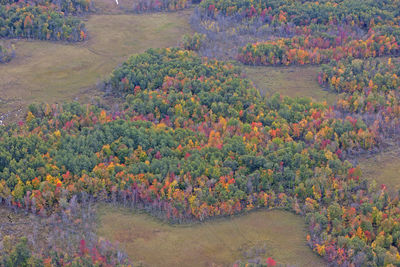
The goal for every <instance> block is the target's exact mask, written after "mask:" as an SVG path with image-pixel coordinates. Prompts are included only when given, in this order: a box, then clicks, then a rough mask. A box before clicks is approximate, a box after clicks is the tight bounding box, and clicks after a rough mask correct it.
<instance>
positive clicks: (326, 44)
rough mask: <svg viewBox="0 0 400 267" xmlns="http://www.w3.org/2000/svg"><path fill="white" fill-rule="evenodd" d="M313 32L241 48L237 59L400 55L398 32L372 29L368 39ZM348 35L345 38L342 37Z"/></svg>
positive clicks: (301, 60)
mask: <svg viewBox="0 0 400 267" xmlns="http://www.w3.org/2000/svg"><path fill="white" fill-rule="evenodd" d="M346 35H347V34H346V33H343V35H342V36H340V35H339V36H338V35H333V36H326V35H325V36H324V37H315V36H311V35H302V36H296V37H293V38H289V39H278V40H274V41H266V42H260V43H255V44H248V45H246V47H244V48H239V55H238V60H239V61H241V62H243V63H245V64H252V65H291V64H297V65H305V64H321V63H328V62H330V61H331V60H335V61H338V60H341V59H346V58H363V59H365V58H370V57H378V56H384V55H395V56H396V55H399V54H400V47H399V45H398V43H397V40H398V39H397V38H396V37H398V36H396V37H395V36H393V35H390V36H388V35H380V34H376V33H375V32H373V31H371V32H370V33H369V37H368V38H366V39H365V40H361V39H359V40H357V39H356V40H353V38H351V37H350V36H348V37H347V36H346ZM344 36H346V38H345V40H343V39H344V38H343V37H344Z"/></svg>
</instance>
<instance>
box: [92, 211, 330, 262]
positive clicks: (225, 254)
mask: <svg viewBox="0 0 400 267" xmlns="http://www.w3.org/2000/svg"><path fill="white" fill-rule="evenodd" d="M99 220H100V223H99V228H98V234H99V235H100V236H103V237H105V238H107V239H110V240H111V241H113V242H119V243H120V245H121V247H122V248H124V249H125V251H126V253H127V254H128V255H129V256H130V257H131V259H132V260H134V261H135V262H136V263H138V262H142V263H143V264H144V265H145V266H231V265H232V264H233V263H234V262H235V261H236V260H239V259H240V260H246V258H247V259H248V258H253V257H255V256H256V254H258V255H259V256H260V257H261V258H263V259H266V258H267V257H273V258H274V259H276V260H277V261H278V263H282V264H291V265H296V266H324V265H325V264H324V262H323V261H322V260H321V258H319V257H318V256H317V255H316V254H314V253H313V252H312V251H311V249H310V248H309V247H308V246H307V245H306V241H305V239H306V233H305V224H304V221H303V219H302V218H301V217H299V216H296V215H294V214H291V213H289V212H284V211H279V210H274V211H265V210H263V211H261V210H260V211H255V212H251V213H249V214H246V215H243V216H235V217H231V218H229V219H227V218H224V219H223V218H219V219H215V220H212V221H208V222H205V223H199V224H188V225H169V224H165V223H162V222H160V221H158V220H156V219H154V218H153V217H151V216H149V215H146V214H141V213H138V212H136V211H131V210H128V209H122V208H112V207H110V206H101V207H100V208H99Z"/></svg>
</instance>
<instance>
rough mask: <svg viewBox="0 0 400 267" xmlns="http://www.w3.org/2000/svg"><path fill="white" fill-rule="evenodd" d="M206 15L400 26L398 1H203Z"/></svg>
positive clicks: (364, 26)
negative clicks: (398, 23) (399, 21)
mask: <svg viewBox="0 0 400 267" xmlns="http://www.w3.org/2000/svg"><path fill="white" fill-rule="evenodd" d="M200 7H201V10H202V12H203V13H205V15H207V16H211V17H215V16H217V15H223V16H233V17H236V18H237V19H238V20H249V19H258V18H259V19H261V20H262V21H263V22H264V23H266V24H281V23H291V24H294V25H297V26H304V25H311V24H323V25H328V24H336V25H338V24H352V25H357V26H358V27H360V28H362V29H364V30H367V31H368V29H369V28H370V27H372V26H374V25H377V24H391V25H396V22H398V12H397V11H398V10H399V8H400V4H399V2H398V1H383V2H377V1H373V0H365V1H364V0H343V1H336V0H325V1H291V0H272V1H270V0H261V1H252V0H234V1H230V0H222V1H220V0H203V1H202V2H201V4H200Z"/></svg>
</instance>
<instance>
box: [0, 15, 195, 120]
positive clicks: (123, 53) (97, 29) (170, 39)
mask: <svg viewBox="0 0 400 267" xmlns="http://www.w3.org/2000/svg"><path fill="white" fill-rule="evenodd" d="M189 15H190V11H188V10H186V11H182V12H174V13H155V14H144V15H92V16H90V17H89V19H88V21H87V22H86V27H87V29H88V31H89V37H90V39H89V40H88V41H87V42H84V43H78V44H66V43H56V42H43V41H27V40H21V41H18V42H17V43H16V53H17V56H16V58H14V60H12V61H11V62H10V63H9V64H2V65H0V112H7V111H10V110H15V109H19V108H21V107H26V106H27V105H28V104H30V103H32V102H49V103H53V102H60V101H64V100H68V99H75V98H77V99H81V98H82V97H84V96H88V97H91V96H92V95H93V94H98V92H96V91H93V90H88V89H90V88H93V87H94V86H95V84H96V83H97V82H100V81H102V80H104V79H105V78H107V76H108V75H109V74H110V72H111V71H112V70H113V69H114V68H115V67H116V66H117V65H118V64H120V63H122V62H123V61H125V60H126V59H127V57H128V56H129V55H131V54H134V53H140V52H143V51H145V50H146V49H148V48H151V47H153V48H159V47H160V48H161V47H170V46H176V45H177V43H178V41H179V40H180V39H181V36H182V35H183V34H185V33H187V32H190V31H191V30H190V26H189V24H188V17H189Z"/></svg>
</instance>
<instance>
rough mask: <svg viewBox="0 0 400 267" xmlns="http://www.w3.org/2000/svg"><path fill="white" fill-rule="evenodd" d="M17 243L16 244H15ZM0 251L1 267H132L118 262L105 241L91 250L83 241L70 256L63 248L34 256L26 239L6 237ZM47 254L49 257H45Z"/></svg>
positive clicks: (127, 263) (122, 261) (114, 253)
mask: <svg viewBox="0 0 400 267" xmlns="http://www.w3.org/2000/svg"><path fill="white" fill-rule="evenodd" d="M15 243H16V244H15ZM2 246H3V247H2V249H1V251H0V264H1V266H5V267H11V266H30V267H45V266H88V267H91V266H93V267H94V266H131V265H129V262H127V261H126V260H121V261H119V260H118V256H117V255H116V253H117V252H116V251H114V250H113V248H112V247H110V245H109V244H108V243H107V242H105V241H101V242H100V241H99V242H98V243H97V244H96V245H95V246H93V247H91V248H89V247H88V246H87V245H86V241H85V240H84V239H82V240H81V241H80V243H79V245H78V246H77V247H78V249H77V251H76V252H75V253H73V254H68V253H67V252H65V251H64V250H63V249H62V248H60V249H57V250H50V251H49V250H47V251H46V253H41V254H34V253H32V249H31V248H30V247H29V244H28V240H27V238H26V237H22V238H20V239H19V240H17V241H15V240H13V237H11V236H5V237H4V238H3V240H2ZM44 254H46V255H47V256H44Z"/></svg>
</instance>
